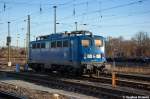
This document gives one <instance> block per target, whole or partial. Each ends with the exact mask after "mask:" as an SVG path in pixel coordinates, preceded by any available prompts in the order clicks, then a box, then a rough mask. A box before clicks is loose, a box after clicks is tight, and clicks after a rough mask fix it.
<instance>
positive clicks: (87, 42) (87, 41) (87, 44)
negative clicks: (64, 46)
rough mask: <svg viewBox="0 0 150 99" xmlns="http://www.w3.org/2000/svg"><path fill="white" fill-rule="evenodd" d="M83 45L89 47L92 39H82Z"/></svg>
mask: <svg viewBox="0 0 150 99" xmlns="http://www.w3.org/2000/svg"><path fill="white" fill-rule="evenodd" d="M81 45H82V46H83V47H89V45H90V41H89V40H82V41H81Z"/></svg>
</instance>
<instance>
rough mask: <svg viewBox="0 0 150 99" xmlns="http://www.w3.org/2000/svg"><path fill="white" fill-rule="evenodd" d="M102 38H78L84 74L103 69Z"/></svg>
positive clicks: (103, 43) (103, 52)
mask: <svg viewBox="0 0 150 99" xmlns="http://www.w3.org/2000/svg"><path fill="white" fill-rule="evenodd" d="M104 45H105V42H104V38H103V37H101V36H86V37H82V38H80V49H81V50H80V54H81V64H82V65H83V67H84V72H91V73H95V72H96V70H99V71H103V70H104V68H105V61H106V59H105V51H104Z"/></svg>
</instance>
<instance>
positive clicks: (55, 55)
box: [28, 31, 106, 75]
mask: <svg viewBox="0 0 150 99" xmlns="http://www.w3.org/2000/svg"><path fill="white" fill-rule="evenodd" d="M105 61H106V58H105V39H104V37H102V36H96V35H93V34H92V33H91V32H89V31H72V32H70V33H67V32H65V33H56V34H50V35H45V36H40V37H37V38H36V41H32V42H30V54H29V59H28V64H29V66H30V67H31V68H32V69H33V70H35V71H42V70H49V71H59V72H68V73H73V74H77V75H81V74H83V73H95V72H96V71H97V70H99V71H103V70H104V69H105Z"/></svg>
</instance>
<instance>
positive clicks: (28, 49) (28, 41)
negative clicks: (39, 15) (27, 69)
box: [26, 15, 30, 62]
mask: <svg viewBox="0 0 150 99" xmlns="http://www.w3.org/2000/svg"><path fill="white" fill-rule="evenodd" d="M26 43H27V44H26V62H28V59H29V57H30V15H28V21H27V36H26Z"/></svg>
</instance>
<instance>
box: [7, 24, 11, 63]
mask: <svg viewBox="0 0 150 99" xmlns="http://www.w3.org/2000/svg"><path fill="white" fill-rule="evenodd" d="M10 45H11V37H10V22H8V36H7V46H8V66H11V61H10V49H11V46H10Z"/></svg>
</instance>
